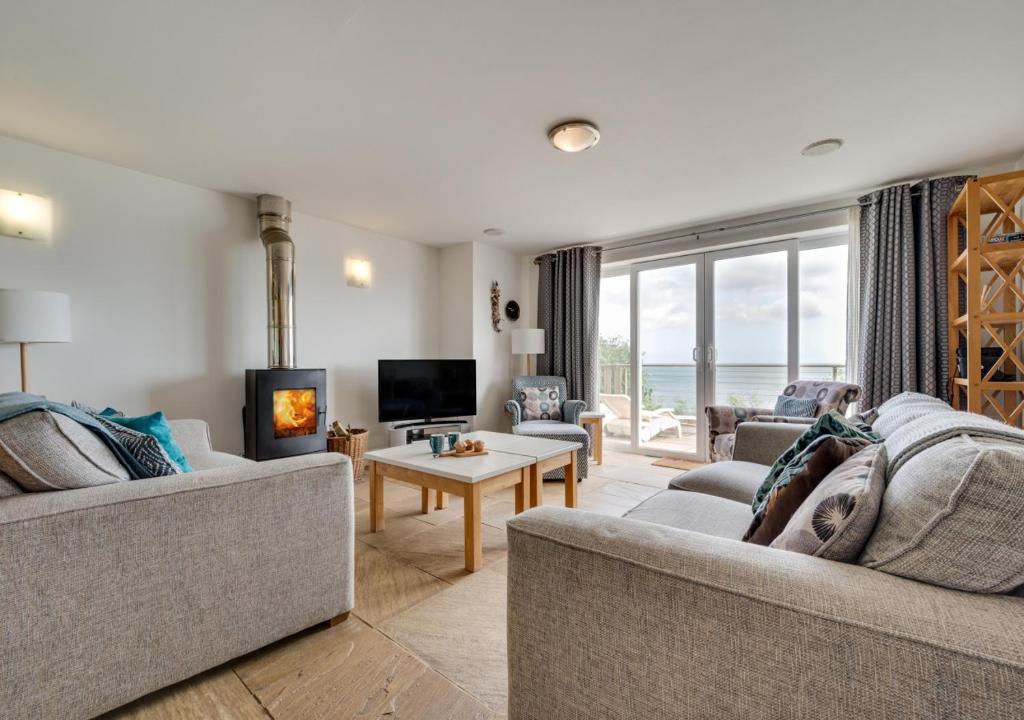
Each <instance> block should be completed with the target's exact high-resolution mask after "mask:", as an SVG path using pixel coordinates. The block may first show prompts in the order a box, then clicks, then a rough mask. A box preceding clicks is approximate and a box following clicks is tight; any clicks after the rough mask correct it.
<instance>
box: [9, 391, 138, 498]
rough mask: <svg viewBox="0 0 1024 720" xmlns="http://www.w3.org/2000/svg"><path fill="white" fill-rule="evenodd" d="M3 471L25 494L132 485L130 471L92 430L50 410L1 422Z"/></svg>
mask: <svg viewBox="0 0 1024 720" xmlns="http://www.w3.org/2000/svg"><path fill="white" fill-rule="evenodd" d="M0 470H2V471H3V472H5V473H7V474H8V475H10V476H11V477H12V478H13V479H14V481H15V482H17V483H18V485H20V486H21V488H22V490H25V491H26V492H44V491H47V490H71V489H74V488H85V487H94V486H96V485H108V484H110V483H116V482H123V481H126V480H128V471H127V470H125V468H124V466H123V465H121V463H120V461H118V459H117V458H116V457H115V456H114V453H113V452H111V451H110V448H108V447H107V446H106V445H104V444H103V441H101V440H100V439H99V438H98V437H96V436H95V435H94V434H93V433H92V431H90V430H88V429H87V428H85V427H83V426H82V425H79V424H78V423H77V422H75V421H74V420H72V419H71V418H69V417H66V416H64V415H61V414H60V413H51V412H49V411H46V410H37V411H35V412H29V413H25V414H24V415H18V416H17V417H13V418H11V419H9V420H5V421H4V422H2V423H0Z"/></svg>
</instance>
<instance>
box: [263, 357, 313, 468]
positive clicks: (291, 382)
mask: <svg viewBox="0 0 1024 720" xmlns="http://www.w3.org/2000/svg"><path fill="white" fill-rule="evenodd" d="M326 416H327V371H326V370H298V369H291V368H287V369H286V368H275V369H271V370H246V371H245V411H244V413H243V427H244V429H245V456H246V457H247V458H249V459H250V460H271V459H273V458H280V457H289V456H291V455H305V454H307V453H315V452H324V451H326V450H327V422H326Z"/></svg>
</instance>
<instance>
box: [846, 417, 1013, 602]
mask: <svg viewBox="0 0 1024 720" xmlns="http://www.w3.org/2000/svg"><path fill="white" fill-rule="evenodd" d="M889 464H890V466H891V465H892V462H891V461H890V463H889ZM1021 478H1024V445H1022V444H1021V443H1019V442H1017V441H1013V440H1006V439H1002V438H974V437H969V436H968V435H959V436H957V437H955V438H953V439H950V440H945V441H943V442H941V443H939V444H936V445H932V446H930V447H927V448H925V449H923V450H922V451H921V452H919V453H917V454H915V455H914V456H913V457H911V458H910V459H908V460H907V461H906V462H905V463H904V464H902V465H901V466H900V467H899V469H897V470H896V471H895V472H894V473H893V474H892V475H891V476H890V477H889V485H888V487H887V488H886V491H885V495H884V497H883V498H882V509H881V512H880V513H879V517H878V525H877V527H876V528H875V532H874V534H873V535H872V536H871V539H870V540H868V544H867V547H865V548H864V553H863V555H861V557H860V560H859V562H860V564H861V565H865V566H867V567H869V568H874V569H875V570H881V571H882V572H887V573H891V574H893V575H900V576H902V577H906V578H911V579H912V580H920V581H922V582H926V583H931V584H933V585H941V586H943V587H948V588H953V589H955V590H966V591H968V592H979V593H1004V592H1010V591H1011V590H1013V589H1014V588H1016V587H1018V586H1019V585H1021V584H1022V583H1024V534H1022V533H1021V529H1020V528H1021V523H1022V522H1024V482H1021Z"/></svg>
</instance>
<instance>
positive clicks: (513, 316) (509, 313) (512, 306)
mask: <svg viewBox="0 0 1024 720" xmlns="http://www.w3.org/2000/svg"><path fill="white" fill-rule="evenodd" d="M505 317H507V318H508V319H509V320H511V321H512V322H515V321H516V320H518V319H519V303H517V302H516V301H515V300H509V301H508V303H506V304H505Z"/></svg>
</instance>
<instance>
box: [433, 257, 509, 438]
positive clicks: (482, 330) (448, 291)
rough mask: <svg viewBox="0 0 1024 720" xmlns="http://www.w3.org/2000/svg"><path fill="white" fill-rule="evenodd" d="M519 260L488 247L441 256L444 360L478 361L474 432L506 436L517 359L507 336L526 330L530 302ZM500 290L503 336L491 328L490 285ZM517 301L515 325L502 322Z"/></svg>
mask: <svg viewBox="0 0 1024 720" xmlns="http://www.w3.org/2000/svg"><path fill="white" fill-rule="evenodd" d="M523 267H524V261H523V256H522V255H517V254H515V253H512V252H509V251H508V250H503V249H501V248H496V247H493V246H491V245H486V244H484V243H480V242H467V243H462V244H460V245H451V246H449V247H446V248H444V249H443V250H442V251H441V313H440V314H441V315H442V316H443V317H444V318H446V323H447V324H446V326H445V327H444V329H443V330H442V332H441V337H442V341H441V352H442V354H443V356H444V357H447V358H457V357H473V358H475V359H476V386H477V388H476V395H477V415H476V419H475V421H474V427H475V428H476V429H478V430H495V431H499V432H501V431H508V430H509V428H510V427H511V426H510V423H509V419H508V416H507V415H506V414H505V401H506V400H508V399H509V398H511V396H512V395H511V393H512V375H513V371H515V372H516V373H518V372H520V370H521V368H520V367H519V366H520V363H519V362H518V360H519V358H516V359H513V358H512V355H511V352H512V347H511V343H510V339H509V331H511V330H512V329H513V328H517V327H529V325H528V324H527V323H529V320H527V317H528V316H527V314H526V313H527V309H528V307H529V303H528V299H527V298H526V297H524V295H523V287H524V283H523ZM495 280H497V281H498V286H499V287H500V289H501V303H500V308H499V310H500V313H501V319H502V320H501V332H495V331H494V329H493V328H492V326H491V283H492V282H493V281H495ZM509 300H515V301H517V302H518V303H519V305H520V307H522V309H523V314H522V315H521V317H520V319H519V321H517V322H512V321H510V320H509V319H508V318H507V317H505V304H506V303H507V302H508V301H509Z"/></svg>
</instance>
